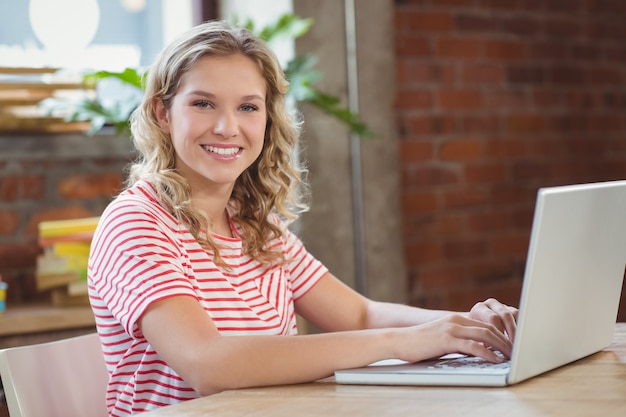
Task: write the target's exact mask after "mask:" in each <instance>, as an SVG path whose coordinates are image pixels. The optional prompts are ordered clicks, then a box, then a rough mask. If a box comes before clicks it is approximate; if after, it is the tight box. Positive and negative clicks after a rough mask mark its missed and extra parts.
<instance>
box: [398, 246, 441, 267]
mask: <svg viewBox="0 0 626 417" xmlns="http://www.w3.org/2000/svg"><path fill="white" fill-rule="evenodd" d="M405 253H406V260H407V262H408V263H409V264H420V263H422V262H433V261H439V260H441V259H442V253H443V249H442V247H441V244H439V243H436V242H433V241H430V242H422V243H411V244H408V245H406V249H405Z"/></svg>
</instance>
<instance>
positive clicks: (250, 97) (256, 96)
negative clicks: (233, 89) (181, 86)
mask: <svg viewBox="0 0 626 417" xmlns="http://www.w3.org/2000/svg"><path fill="white" fill-rule="evenodd" d="M186 95H197V96H203V97H206V98H210V99H215V98H217V97H216V96H215V94H213V93H209V92H207V91H202V90H193V91H190V92H188V93H187V94H186ZM241 99H242V100H244V101H252V100H261V101H265V99H264V98H263V96H261V95H259V94H249V95H246V96H243V97H241Z"/></svg>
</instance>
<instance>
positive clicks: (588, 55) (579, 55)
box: [572, 44, 601, 62]
mask: <svg viewBox="0 0 626 417" xmlns="http://www.w3.org/2000/svg"><path fill="white" fill-rule="evenodd" d="M572 58H574V59H575V60H578V61H582V62H587V61H597V60H599V59H601V51H600V50H598V47H597V45H595V44H594V45H572Z"/></svg>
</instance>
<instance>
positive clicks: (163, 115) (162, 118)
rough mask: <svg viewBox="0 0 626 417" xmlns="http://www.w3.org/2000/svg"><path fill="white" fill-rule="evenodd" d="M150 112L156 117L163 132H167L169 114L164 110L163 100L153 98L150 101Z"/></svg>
mask: <svg viewBox="0 0 626 417" xmlns="http://www.w3.org/2000/svg"><path fill="white" fill-rule="evenodd" d="M152 111H153V112H154V115H155V117H156V121H157V123H158V124H159V126H161V129H163V130H169V128H170V112H169V110H168V109H167V108H165V104H163V99H161V98H155V99H154V100H152Z"/></svg>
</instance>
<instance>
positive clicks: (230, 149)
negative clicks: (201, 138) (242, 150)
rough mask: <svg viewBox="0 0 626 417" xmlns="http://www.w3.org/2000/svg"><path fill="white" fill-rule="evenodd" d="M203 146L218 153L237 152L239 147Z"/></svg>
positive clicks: (229, 153)
mask: <svg viewBox="0 0 626 417" xmlns="http://www.w3.org/2000/svg"><path fill="white" fill-rule="evenodd" d="M203 148H204V149H206V150H207V151H209V152H212V153H216V154H218V155H234V154H236V153H237V152H239V148H218V147H215V146H203Z"/></svg>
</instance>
